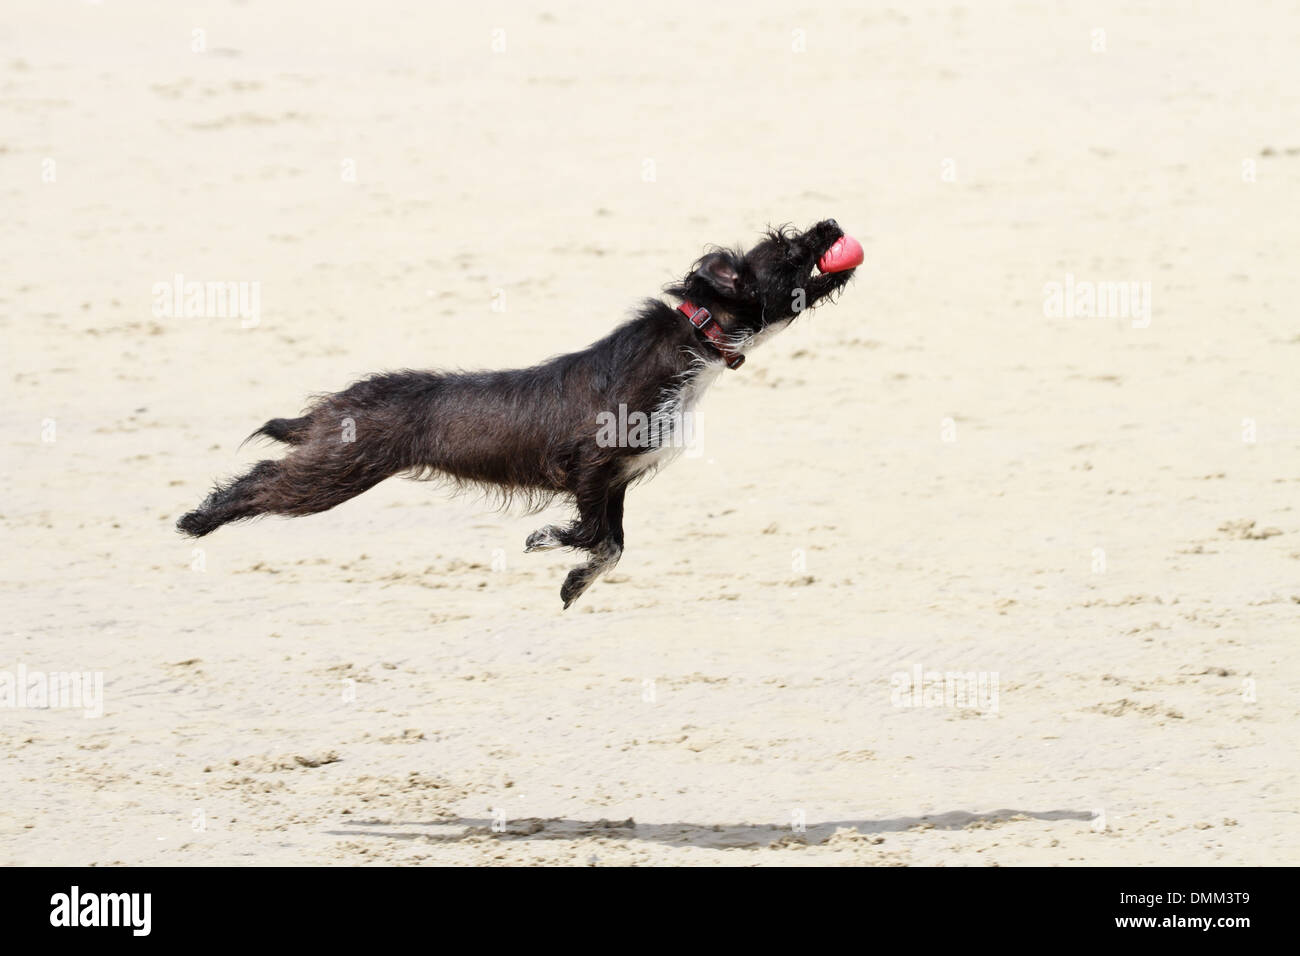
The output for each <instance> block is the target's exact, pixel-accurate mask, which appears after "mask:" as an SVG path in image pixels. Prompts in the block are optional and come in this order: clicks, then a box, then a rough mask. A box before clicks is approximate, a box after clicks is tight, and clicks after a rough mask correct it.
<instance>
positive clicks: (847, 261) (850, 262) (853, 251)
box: [817, 236, 866, 272]
mask: <svg viewBox="0 0 1300 956" xmlns="http://www.w3.org/2000/svg"><path fill="white" fill-rule="evenodd" d="M864 258H866V256H865V254H864V253H863V252H862V243H860V242H858V240H856V239H854V238H853V237H852V236H840V238H839V239H837V240H835V245H833V246H831V247H830V248H829V249H827V250H826V254H825V255H824V256H822V257H821V258H820V259H818V260H817V268H818V269H821V270H822V272H843V271H844V270H845V269H852V268H854V267H856V266H860V265H862V260H863V259H864Z"/></svg>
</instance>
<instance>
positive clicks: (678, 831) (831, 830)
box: [326, 810, 1094, 850]
mask: <svg viewBox="0 0 1300 956" xmlns="http://www.w3.org/2000/svg"><path fill="white" fill-rule="evenodd" d="M1093 817H1094V815H1093V813H1092V812H1091V811H1086V810H1048V811H1045V812H1036V811H1033V810H991V811H989V812H987V813H970V812H968V811H966V810H953V811H950V812H948V813H939V814H927V815H926V816H920V817H894V818H892V819H887V820H826V821H822V822H820V823H811V822H810V823H808V824H807V825H806V826H804V827H802V828H801V829H799V830H796V828H795V827H794V826H793V825H792V824H784V825H779V824H750V823H737V824H701V823H637V822H636V821H635V820H632V819H630V818H629V819H627V820H603V819H602V820H566V819H564V818H561V817H551V818H548V819H542V818H541V817H526V818H523V819H515V820H505V821H501V820H492V819H489V818H484V817H449V818H447V819H444V820H432V821H429V822H415V821H410V822H391V823H390V822H380V821H357V822H356V823H355V824H353V828H352V829H347V830H328V831H326V832H327V833H329V834H330V835H331V836H340V837H370V838H379V839H386V840H419V841H423V842H426V843H457V842H460V841H462V840H466V839H469V838H482V837H494V838H496V839H499V840H511V841H514V840H581V839H584V838H588V837H601V838H604V839H608V840H627V841H632V840H644V841H646V842H648V843H661V844H665V845H668V846H696V847H710V848H715V849H753V850H760V849H763V848H765V847H769V846H772V845H774V844H775V845H781V844H785V843H791V842H799V843H806V844H810V845H818V844H821V843H825V842H826V841H827V840H829V839H830V838H831V837H833V836H835V834H836V833H838V832H840V831H842V830H847V831H855V832H856V833H857V834H860V835H863V836H872V835H876V834H884V833H901V832H904V831H907V830H914V829H915V830H964V829H985V828H988V827H996V826H1001V825H1003V824H1008V823H1016V822H1020V821H1025V820H1049V821H1050V820H1082V821H1091V820H1092V819H1093Z"/></svg>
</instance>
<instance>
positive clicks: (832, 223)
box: [826, 219, 840, 229]
mask: <svg viewBox="0 0 1300 956" xmlns="http://www.w3.org/2000/svg"><path fill="white" fill-rule="evenodd" d="M826 225H828V226H834V227H835V228H836V229H838V228H839V227H840V224H839V223H838V222H836V221H835V220H834V219H827V220H826Z"/></svg>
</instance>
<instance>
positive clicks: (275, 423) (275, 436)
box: [244, 415, 311, 445]
mask: <svg viewBox="0 0 1300 956" xmlns="http://www.w3.org/2000/svg"><path fill="white" fill-rule="evenodd" d="M310 431H311V416H310V415H304V416H302V418H272V419H271V420H270V421H269V422H267V423H266V424H265V425H263V426H262V427H261V428H259V429H258V430H257V431H255V432H253V434H251V435H249V436H248V437H247V438H245V439H244V441H245V442H248V441H251V440H252V439H254V438H256V437H257V436H258V435H261V436H263V437H265V438H270V439H272V440H274V441H282V442H284V443H285V444H286V445H301V444H302V443H303V442H305V441H306V440H307V435H308V433H309V432H310Z"/></svg>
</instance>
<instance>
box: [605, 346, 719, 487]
mask: <svg viewBox="0 0 1300 956" xmlns="http://www.w3.org/2000/svg"><path fill="white" fill-rule="evenodd" d="M724 367H725V366H724V365H723V364H722V361H721V360H718V361H715V362H709V363H707V364H705V363H700V364H699V365H697V366H695V367H694V368H691V369H689V370H688V371H687V372H686V373H685V374H683V375H682V376H681V379H680V381H679V382H678V383H676V384H674V385H673V386H672V387H671V388H670V389H668V390H667V391H666V392H665V393H664V396H663V398H662V400H661V401H660V403H659V405H658V406H657V407H656V408H655V409H654V411H653V412H652V413H651V415H650V428H649V436H650V440H649V442H648V447H647V450H645V451H643V452H641V453H640V454H637V455H634V456H633V457H631V458H628V459H627V465H626V466H625V467H626V472H625V474H626V475H627V477H629V478H640V477H642V476H646V475H648V474H649V473H650V472H652V471H654V470H656V469H659V468H662V467H663V466H664V465H666V464H668V462H670V461H672V460H673V459H674V458H676V457H677V456H678V455H680V454H681V453H682V452H683V451H684V450H686V449H687V448H689V447H691V446H692V445H693V444H694V443H695V441H697V440H698V438H699V435H700V427H699V424H700V420H699V414H698V405H699V402H700V399H701V398H703V397H704V393H705V392H706V391H707V390H708V387H709V386H710V385H712V384H713V383H714V381H715V380H716V379H717V377H718V376H719V375H720V374H722V371H723V369H724Z"/></svg>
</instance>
